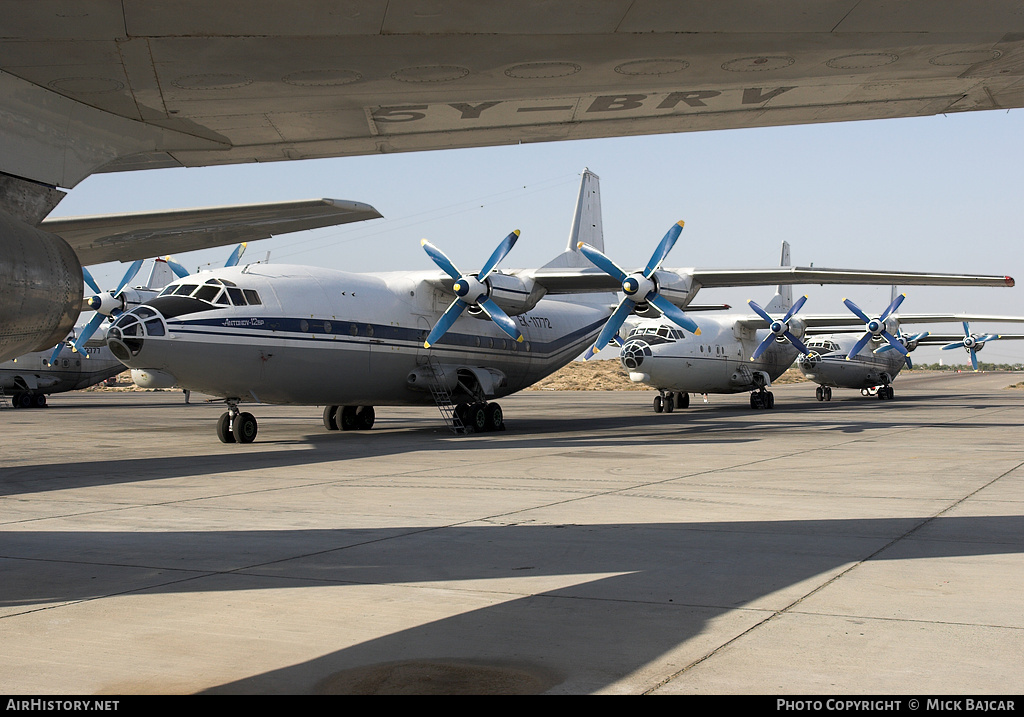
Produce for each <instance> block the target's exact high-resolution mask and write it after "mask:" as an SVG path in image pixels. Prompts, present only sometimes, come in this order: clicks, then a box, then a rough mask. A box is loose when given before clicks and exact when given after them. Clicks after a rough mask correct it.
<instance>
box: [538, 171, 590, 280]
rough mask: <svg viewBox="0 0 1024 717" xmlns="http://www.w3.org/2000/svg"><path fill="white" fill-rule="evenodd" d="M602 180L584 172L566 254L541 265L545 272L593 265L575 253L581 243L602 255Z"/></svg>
mask: <svg viewBox="0 0 1024 717" xmlns="http://www.w3.org/2000/svg"><path fill="white" fill-rule="evenodd" d="M600 182H601V179H600V177H598V176H597V175H596V174H594V173H593V172H591V171H590V170H589V169H584V170H583V178H582V180H581V181H580V193H579V196H578V197H577V198H576V212H575V213H574V214H573V218H572V229H571V231H570V232H569V242H568V244H567V245H566V247H565V251H564V252H562V253H561V254H559V255H558V256H556V257H555V258H554V259H552V260H551V261H549V262H548V263H547V264H545V265H544V268H551V269H558V268H587V267H592V266H593V264H591V263H590V260H589V259H587V258H586V257H585V256H583V254H581V253H580V251H579V249H577V245H578V244H579V243H580V242H583V243H585V244H589V245H590V246H592V247H594V248H595V249H599V250H600V251H602V252H603V251H604V225H603V224H602V221H601V184H600Z"/></svg>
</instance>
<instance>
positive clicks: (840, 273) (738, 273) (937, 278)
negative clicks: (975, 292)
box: [668, 266, 1014, 288]
mask: <svg viewBox="0 0 1024 717" xmlns="http://www.w3.org/2000/svg"><path fill="white" fill-rule="evenodd" d="M668 271H674V272H676V273H678V274H684V273H685V274H689V275H690V276H692V277H693V281H694V283H695V284H699V285H700V286H701V287H703V288H715V287H728V286H767V285H769V284H890V285H892V284H895V285H903V284H907V285H910V284H920V285H926V286H1013V285H1014V280H1013V278H1012V277H1009V276H993V275H987V276H986V275H972V274H930V273H925V272H913V271H904V272H892V271H861V270H857V269H825V268H818V267H803V266H792V267H775V268H773V269H739V270H737V269H669V270H668Z"/></svg>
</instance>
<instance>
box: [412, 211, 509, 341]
mask: <svg viewBox="0 0 1024 717" xmlns="http://www.w3.org/2000/svg"><path fill="white" fill-rule="evenodd" d="M517 239H519V230H518V229H516V230H515V231H514V232H512V233H511V234H509V235H508V236H507V237H505V238H504V239H502V241H501V243H500V244H498V247H497V248H496V249H495V250H494V252H493V253H492V254H491V256H490V258H489V259H488V260H487V261H486V262H485V263H484V265H483V267H482V268H481V269H480V272H479V273H477V274H463V273H462V272H460V271H459V270H458V269H457V268H456V267H455V265H454V264H453V263H452V262H451V260H450V259H449V258H448V257H447V256H445V255H444V252H442V251H441V250H440V249H438V248H437V247H436V246H434V245H433V244H431V243H430V242H429V241H427V240H426V239H424V240H423V241H421V242H420V244H422V245H423V249H424V251H426V252H427V254H428V255H429V256H430V258H431V259H433V260H434V263H435V264H437V265H438V266H439V267H441V269H442V270H443V271H444V272H445V273H446V274H447V275H448V276H450V277H451V278H452V279H454V280H455V284H454V285H453V286H452V289H453V290H454V291H455V301H453V302H452V303H451V305H450V306H449V307H448V308H447V309H445V312H444V313H443V314H441V318H440V319H438V320H437V323H436V324H434V328H433V329H432V330H431V331H430V334H429V335H428V336H427V340H426V341H424V342H423V346H424V348H430V347H431V345H433V344H435V343H437V342H438V341H439V340H440V339H441V337H442V336H444V335H445V333H447V331H448V329H450V328H451V327H452V324H454V323H455V320H456V319H458V318H459V317H460V316H462V312H463V311H465V310H466V309H468V308H470V307H473V308H477V309H479V310H480V311H482V312H483V313H484V314H485V315H486V316H487V318H489V319H490V320H491V321H493V322H494V323H495V324H497V325H498V328H500V329H501V330H502V331H504V332H505V333H506V334H508V335H509V336H510V337H512V338H513V339H515V340H516V341H522V340H523V335H522V334H521V333H520V332H519V329H517V328H516V323H515V322H514V321H513V320H512V319H511V318H510V317H509V315H508V314H506V313H505V312H504V311H503V310H502V309H501V307H499V306H498V305H497V304H496V303H495V302H494V300H493V299H491V298H490V287H489V286H488V285H487V277H488V276H490V275H491V272H493V271H494V269H495V268H496V267H497V266H498V263H499V262H500V261H501V260H502V259H504V258H505V255H506V254H508V252H509V250H510V249H512V247H513V246H514V245H515V243H516V240H517Z"/></svg>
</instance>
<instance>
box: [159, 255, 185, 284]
mask: <svg viewBox="0 0 1024 717" xmlns="http://www.w3.org/2000/svg"><path fill="white" fill-rule="evenodd" d="M164 263H165V264H167V268H168V269H170V270H171V271H172V272H174V275H175V276H176V277H178V278H179V279H184V278H185V277H186V276H188V269H186V268H185V267H183V266H182V265H181V264H179V263H178V262H176V261H174V259H172V258H171V257H169V256H167V257H164Z"/></svg>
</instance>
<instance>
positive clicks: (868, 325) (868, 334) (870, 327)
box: [843, 294, 907, 361]
mask: <svg viewBox="0 0 1024 717" xmlns="http://www.w3.org/2000/svg"><path fill="white" fill-rule="evenodd" d="M905 298H907V295H906V294H900V295H899V296H897V297H896V298H895V299H894V300H893V302H892V303H891V304H889V306H887V307H886V309H885V311H883V312H882V315H881V316H879V317H878V318H876V319H872V318H869V317H868V315H867V314H865V313H864V312H863V311H861V310H860V307H858V306H857V305H856V304H855V303H853V302H852V301H850V300H849V299H843V303H844V304H846V308H848V309H849V310H850V311H852V312H853V313H854V315H855V316H856V317H857V318H858V319H860V320H861V321H863V322H864V335H863V336H861V337H860V339H858V340H857V343H856V344H854V346H853V348H852V349H851V350H850V353H848V354H847V355H846V360H847V361H850V360H851V359H852V358H853V357H854V356H856V355H857V354H859V353H860V350H861V349H862V348H864V347H865V346H867V343H868V341H870V340H871V339H876V338H878V337H879V336H883V337H885V340H886V341H888V342H889V344H890V345H892V347H893V348H894V349H896V350H897V351H899V352H900V353H901V354H903V355H904V356H906V355H907V348H906V347H905V346H904V345H903V344H902V343H901V342H900V340H899V339H897V338H896V337H895V336H893V335H892V334H891V333H889V331H888V329H886V327H885V321H886V319H888V318H889V317H890V316H892V314H893V313H894V312H895V311H896V309H898V308H899V307H900V304H902V303H903V300H904V299H905Z"/></svg>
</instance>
